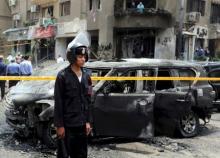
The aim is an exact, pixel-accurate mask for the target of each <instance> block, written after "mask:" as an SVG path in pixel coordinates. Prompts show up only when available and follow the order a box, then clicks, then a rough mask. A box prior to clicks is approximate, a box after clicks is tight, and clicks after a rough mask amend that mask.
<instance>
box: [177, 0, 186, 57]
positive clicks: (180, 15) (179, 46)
mask: <svg viewBox="0 0 220 158" xmlns="http://www.w3.org/2000/svg"><path fill="white" fill-rule="evenodd" d="M179 4H180V12H179V26H178V36H177V39H178V45H177V56H176V58H177V59H180V57H181V51H182V42H183V39H182V37H183V33H182V31H183V21H184V6H185V0H179Z"/></svg>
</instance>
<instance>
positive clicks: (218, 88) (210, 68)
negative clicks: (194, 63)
mask: <svg viewBox="0 0 220 158" xmlns="http://www.w3.org/2000/svg"><path fill="white" fill-rule="evenodd" d="M202 65H203V67H204V68H205V70H206V72H207V74H208V77H217V78H220V62H208V63H202ZM209 83H210V84H211V85H212V87H213V89H214V90H215V92H216V97H215V100H214V101H213V106H214V108H217V110H218V111H219V112H220V81H209Z"/></svg>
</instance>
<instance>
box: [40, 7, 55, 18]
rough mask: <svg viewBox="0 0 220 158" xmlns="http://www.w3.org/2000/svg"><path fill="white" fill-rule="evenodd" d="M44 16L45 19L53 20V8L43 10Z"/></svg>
mask: <svg viewBox="0 0 220 158" xmlns="http://www.w3.org/2000/svg"><path fill="white" fill-rule="evenodd" d="M42 16H43V17H44V18H52V17H53V6H49V7H46V8H43V11H42Z"/></svg>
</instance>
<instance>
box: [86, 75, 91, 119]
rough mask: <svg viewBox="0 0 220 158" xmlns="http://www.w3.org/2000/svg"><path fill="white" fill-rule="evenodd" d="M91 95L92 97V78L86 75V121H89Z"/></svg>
mask: <svg viewBox="0 0 220 158" xmlns="http://www.w3.org/2000/svg"><path fill="white" fill-rule="evenodd" d="M91 97H92V79H91V77H90V76H88V92H87V96H86V99H87V102H88V108H87V111H86V114H87V120H86V121H87V122H91Z"/></svg>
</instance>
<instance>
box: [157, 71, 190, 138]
mask: <svg viewBox="0 0 220 158" xmlns="http://www.w3.org/2000/svg"><path fill="white" fill-rule="evenodd" d="M171 76H175V70H172V69H159V70H158V77H171ZM176 77H177V76H176ZM188 89H189V87H188ZM155 94H156V96H155V104H154V105H155V106H154V114H155V115H154V116H155V124H156V125H157V127H156V131H157V132H158V133H164V134H168V135H173V132H175V128H176V121H178V118H179V117H180V116H181V115H182V114H183V113H185V112H187V111H189V110H190V108H191V104H190V99H189V96H190V95H191V93H189V90H186V89H185V90H178V88H177V82H176V81H159V80H158V81H156V92H155Z"/></svg>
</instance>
